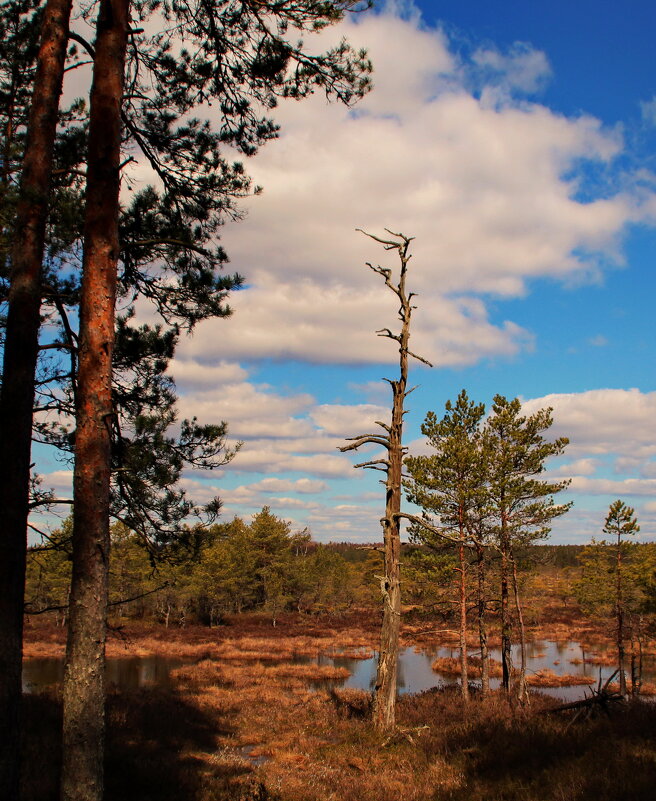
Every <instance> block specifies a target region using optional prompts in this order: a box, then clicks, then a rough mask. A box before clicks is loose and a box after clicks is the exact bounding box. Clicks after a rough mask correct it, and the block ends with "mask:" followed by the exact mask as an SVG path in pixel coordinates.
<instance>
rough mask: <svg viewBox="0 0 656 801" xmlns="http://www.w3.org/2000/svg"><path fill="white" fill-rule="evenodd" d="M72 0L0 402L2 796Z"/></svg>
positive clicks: (50, 85)
mask: <svg viewBox="0 0 656 801" xmlns="http://www.w3.org/2000/svg"><path fill="white" fill-rule="evenodd" d="M71 5H72V0H48V2H47V3H46V7H45V9H44V17H43V23H42V29H41V42H40V46H39V53H38V56H37V69H36V74H35V79H34V91H33V95H32V103H31V107H30V114H29V120H28V127H27V137H26V143H25V155H24V158H23V165H22V173H21V183H20V190H19V201H18V207H17V210H16V228H15V234H14V243H13V250H12V273H11V285H10V290H9V302H8V310H7V326H6V338H5V347H4V364H3V382H2V400H1V402H0V509H2V515H3V521H2V525H3V531H2V536H1V537H0V709H1V710H2V714H1V715H0V798H3V799H7V801H13V799H17V798H18V797H19V769H20V767H19V743H20V703H21V667H22V641H23V604H24V595H25V554H26V547H27V518H28V513H29V487H30V455H31V445H32V409H33V406H34V375H35V371H36V361H37V353H38V337H39V326H40V308H41V274H42V261H43V251H44V240H45V229H46V219H47V215H48V197H49V193H50V179H51V174H52V163H53V146H54V141H55V134H56V128H57V112H58V109H59V97H60V95H61V90H62V83H63V75H64V62H65V58H66V44H67V37H68V27H69V19H70V13H71Z"/></svg>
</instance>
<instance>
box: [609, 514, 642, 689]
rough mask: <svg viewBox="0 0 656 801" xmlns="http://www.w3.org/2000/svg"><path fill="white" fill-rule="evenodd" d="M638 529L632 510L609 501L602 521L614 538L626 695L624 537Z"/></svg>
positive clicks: (621, 668)
mask: <svg viewBox="0 0 656 801" xmlns="http://www.w3.org/2000/svg"><path fill="white" fill-rule="evenodd" d="M639 531H640V526H639V525H638V520H637V518H636V516H635V513H634V510H633V509H632V508H631V507H630V506H627V505H626V504H625V503H624V502H623V501H621V500H619V499H618V500H616V501H614V502H613V503H611V505H610V508H609V509H608V514H607V515H606V520H605V521H604V534H608V535H609V536H611V537H613V538H614V539H615V571H614V572H615V599H614V600H615V603H614V607H615V609H614V612H615V623H616V626H617V630H616V643H617V664H618V668H619V675H620V694H621V695H623V696H626V694H627V690H626V671H625V652H624V639H625V622H624V619H625V615H626V603H625V594H626V587H625V576H624V573H625V567H624V557H625V555H626V553H625V552H626V538H627V537H631V536H634V535H635V534H637V533H638V532H639Z"/></svg>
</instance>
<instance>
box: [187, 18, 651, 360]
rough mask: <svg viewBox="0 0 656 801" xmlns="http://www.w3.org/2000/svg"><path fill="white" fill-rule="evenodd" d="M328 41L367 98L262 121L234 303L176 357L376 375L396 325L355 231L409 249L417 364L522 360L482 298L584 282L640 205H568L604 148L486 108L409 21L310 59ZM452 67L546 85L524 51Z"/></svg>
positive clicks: (512, 107)
mask: <svg viewBox="0 0 656 801" xmlns="http://www.w3.org/2000/svg"><path fill="white" fill-rule="evenodd" d="M341 35H345V36H346V37H347V38H348V39H349V40H350V41H351V42H352V43H353V44H354V45H356V46H366V47H368V48H369V51H370V54H371V57H372V60H373V62H374V64H375V69H376V73H375V89H374V90H373V91H372V92H371V93H370V94H369V95H368V96H367V97H365V98H364V100H363V101H362V102H360V103H359V104H358V105H357V106H356V108H355V109H354V110H350V109H346V108H344V107H341V106H339V105H337V104H333V105H327V104H326V103H325V101H323V100H322V99H321V98H320V97H317V96H315V97H312V98H309V99H307V100H305V101H304V102H303V103H283V104H281V105H280V107H279V108H278V109H277V111H276V115H277V119H278V120H279V122H280V123H281V136H280V139H279V140H278V141H276V142H271V143H269V144H267V146H266V147H264V148H263V149H262V150H261V152H260V153H259V154H258V155H257V156H256V157H254V158H253V159H252V160H251V161H250V162H249V165H248V166H249V170H250V172H251V173H252V175H253V177H254V179H255V181H256V182H257V183H260V184H262V185H263V186H264V187H265V191H264V194H263V195H262V196H260V197H257V198H254V199H252V200H251V201H249V203H248V211H249V216H248V218H247V219H246V220H245V221H244V222H242V223H240V224H239V225H231V226H227V227H226V228H225V231H224V232H223V239H224V243H225V245H226V248H227V250H228V252H229V253H230V255H231V258H232V262H233V264H234V266H235V268H237V269H239V270H240V271H241V272H243V273H244V274H245V275H246V276H247V277H248V281H249V288H248V289H246V290H244V291H242V292H239V293H236V294H235V296H234V298H233V300H232V304H233V306H234V308H235V316H234V318H233V319H232V320H231V322H230V324H229V325H226V324H225V323H224V322H223V321H208V322H206V323H203V324H202V325H201V326H200V327H199V329H198V333H197V335H196V336H195V337H194V339H193V340H190V341H184V342H183V343H181V349H180V358H181V359H183V360H184V359H187V360H189V359H196V360H198V361H202V362H204V363H206V364H209V363H211V361H212V359H213V358H215V356H214V354H215V352H216V342H217V341H220V342H221V355H222V358H228V359H269V358H273V359H280V360H283V359H289V358H293V359H300V360H310V361H313V362H319V363H329V362H332V363H364V362H371V361H375V362H393V361H394V359H395V357H396V353H395V350H394V348H393V347H390V343H389V342H388V341H385V340H381V339H380V338H376V337H375V336H374V333H373V332H374V331H376V330H377V329H379V328H381V327H382V326H388V325H393V323H394V320H395V319H396V308H395V306H394V303H393V298H392V297H388V293H387V292H386V291H385V289H384V287H383V286H381V284H380V281H379V279H378V276H375V275H373V274H372V273H371V272H370V271H369V270H368V269H367V267H366V266H365V262H366V261H373V262H384V263H385V264H386V265H388V266H394V260H393V254H386V253H384V252H383V251H382V250H381V248H380V247H379V246H378V245H377V244H376V243H374V242H372V241H371V240H368V239H366V237H364V236H362V234H358V233H356V232H355V231H354V229H355V228H356V227H360V228H363V229H365V230H367V231H370V232H372V233H377V234H380V233H381V232H382V229H383V228H384V227H389V228H391V229H392V230H399V231H403V232H404V233H407V234H409V235H412V236H415V237H416V239H415V241H414V242H413V253H414V257H413V261H412V263H411V269H410V278H409V280H410V283H411V285H412V288H413V290H415V291H417V292H418V293H419V297H418V300H417V305H418V309H417V312H416V317H415V319H416V325H415V328H414V333H413V343H414V347H415V349H416V350H417V352H419V353H421V354H422V355H423V356H425V357H426V358H428V359H430V360H431V361H432V362H434V363H435V364H436V365H439V366H444V365H453V366H457V365H468V364H473V363H475V362H476V361H477V360H479V359H481V358H484V357H491V356H496V355H502V356H513V355H514V354H516V353H517V352H519V351H521V350H522V349H524V348H527V347H530V346H531V344H532V339H531V336H530V333H529V332H526V331H525V330H523V329H522V328H521V327H519V326H518V325H517V324H515V323H514V322H513V321H512V320H508V321H505V322H503V321H502V322H496V321H492V320H491V319H490V317H489V314H488V308H487V305H486V300H485V298H486V297H487V295H488V294H490V293H492V294H497V295H503V296H509V297H510V296H518V295H521V294H522V293H524V292H525V291H526V282H527V280H528V279H531V278H535V277H540V276H550V277H555V278H559V279H562V280H570V279H571V278H572V277H573V276H576V275H581V274H590V273H594V272H595V271H596V269H597V267H596V263H597V257H598V256H601V257H603V260H604V262H607V261H608V260H613V259H615V260H616V261H618V262H620V261H621V251H620V242H621V237H622V232H623V229H624V227H625V226H626V224H627V223H628V222H632V221H636V220H639V219H641V218H643V217H644V215H645V214H646V213H647V211H646V210H647V207H648V205H649V203H650V202H653V200H652V199H651V195H649V194H647V195H644V193H643V196H641V197H637V196H634V195H632V194H631V193H630V192H629V191H628V190H627V191H624V192H619V193H616V194H613V193H612V192H604V193H603V196H600V197H598V198H597V199H591V200H590V199H588V200H587V202H581V201H580V200H579V199H578V196H577V193H578V192H579V189H580V188H581V184H580V181H581V180H583V179H582V178H581V175H582V173H579V172H577V165H578V164H579V162H580V161H581V160H586V161H588V162H597V163H599V164H607V163H609V162H611V161H612V159H613V158H614V157H615V156H616V155H618V154H619V153H620V152H621V149H622V140H621V136H620V135H619V134H618V133H617V132H615V131H609V130H605V129H603V128H602V126H601V124H600V123H599V121H598V120H595V119H593V118H591V117H586V116H580V117H576V118H566V117H563V116H561V115H559V114H556V113H554V112H552V111H551V110H549V109H548V108H546V107H544V106H542V105H539V104H537V103H535V102H528V101H526V100H525V99H523V100H522V101H521V102H518V101H515V100H513V99H512V97H509V98H506V100H504V101H503V102H498V99H497V102H495V103H490V102H489V98H488V100H486V99H485V93H481V94H480V95H479V94H477V93H474V92H473V91H471V90H470V88H469V83H468V81H469V78H468V77H467V64H463V63H462V58H461V57H456V56H455V55H454V54H453V52H452V50H451V46H450V43H449V41H448V39H447V37H446V35H445V33H444V32H443V31H442V30H440V29H437V28H427V27H425V26H422V25H421V24H420V23H419V21H418V20H417V19H416V18H413V17H412V16H410V18H405V19H399V18H398V17H395V16H394V15H393V14H391V13H389V12H388V13H383V14H368V15H362V16H358V18H357V20H354V19H349V20H347V21H345V22H344V24H343V25H341V26H340V27H339V29H338V30H327V31H326V32H324V33H323V34H322V35H321V37H320V40H319V41H320V44H321V45H322V46H325V45H326V44H327V43H328V40H329V39H330V37H333V38H335V37H339V36H341ZM469 67H471V68H477V69H479V71H481V70H482V72H483V73H485V74H489V76H492V77H489V83H490V85H492V86H497V85H498V84H499V81H500V80H501V78H500V76H503V80H504V81H505V83H506V85H512V86H513V87H515V88H521V89H522V91H532V90H533V89H534V88H535V87H536V86H537V85H538V84H540V82H541V81H542V80H543V79H544V78H545V76H547V75H548V73H549V67H548V63H547V61H546V58H545V56H544V54H542V53H539V52H538V51H534V50H532V49H531V48H529V47H528V46H525V45H516V46H514V47H513V48H511V50H510V51H508V52H506V53H503V52H501V51H497V50H493V49H491V48H487V49H485V50H479V51H477V52H476V53H475V54H474V57H473V60H471V61H470V63H469ZM649 213H651V212H649Z"/></svg>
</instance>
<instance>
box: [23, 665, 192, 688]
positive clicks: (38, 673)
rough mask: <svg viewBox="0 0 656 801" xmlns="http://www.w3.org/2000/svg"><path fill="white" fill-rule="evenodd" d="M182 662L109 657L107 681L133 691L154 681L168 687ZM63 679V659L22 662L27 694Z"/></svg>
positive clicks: (24, 686) (24, 685)
mask: <svg viewBox="0 0 656 801" xmlns="http://www.w3.org/2000/svg"><path fill="white" fill-rule="evenodd" d="M187 661H189V660H187ZM183 664H185V662H184V661H183V660H181V659H171V658H170V657H163V656H144V657H136V656H134V657H127V658H121V659H108V660H107V667H106V674H105V675H106V677H107V682H108V684H115V685H116V686H117V687H120V688H122V689H130V690H134V689H136V688H137V687H144V686H146V685H153V684H156V685H158V686H160V687H166V686H168V685H169V684H170V673H171V671H172V670H175V669H176V668H179V667H181V666H182V665H183ZM63 678H64V662H63V660H62V659H60V658H53V659H26V660H25V661H24V663H23V692H25V693H33V692H39V691H40V690H42V689H44V688H45V687H48V686H49V685H51V684H58V683H59V682H61V681H62V680H63Z"/></svg>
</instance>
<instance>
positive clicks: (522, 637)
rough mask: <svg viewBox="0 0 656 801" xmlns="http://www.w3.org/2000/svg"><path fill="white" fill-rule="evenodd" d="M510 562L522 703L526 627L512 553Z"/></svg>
mask: <svg viewBox="0 0 656 801" xmlns="http://www.w3.org/2000/svg"><path fill="white" fill-rule="evenodd" d="M510 560H511V563H512V586H513V598H514V600H515V612H516V614H517V625H518V628H519V654H520V665H519V680H518V682H517V700H518V701H519V702H520V703H522V704H525V703H528V700H529V697H528V689H527V686H526V629H525V628H524V614H523V612H522V604H521V601H520V598H519V582H518V580H517V562H515V557H514V555H513V554H511V555H510Z"/></svg>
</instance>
